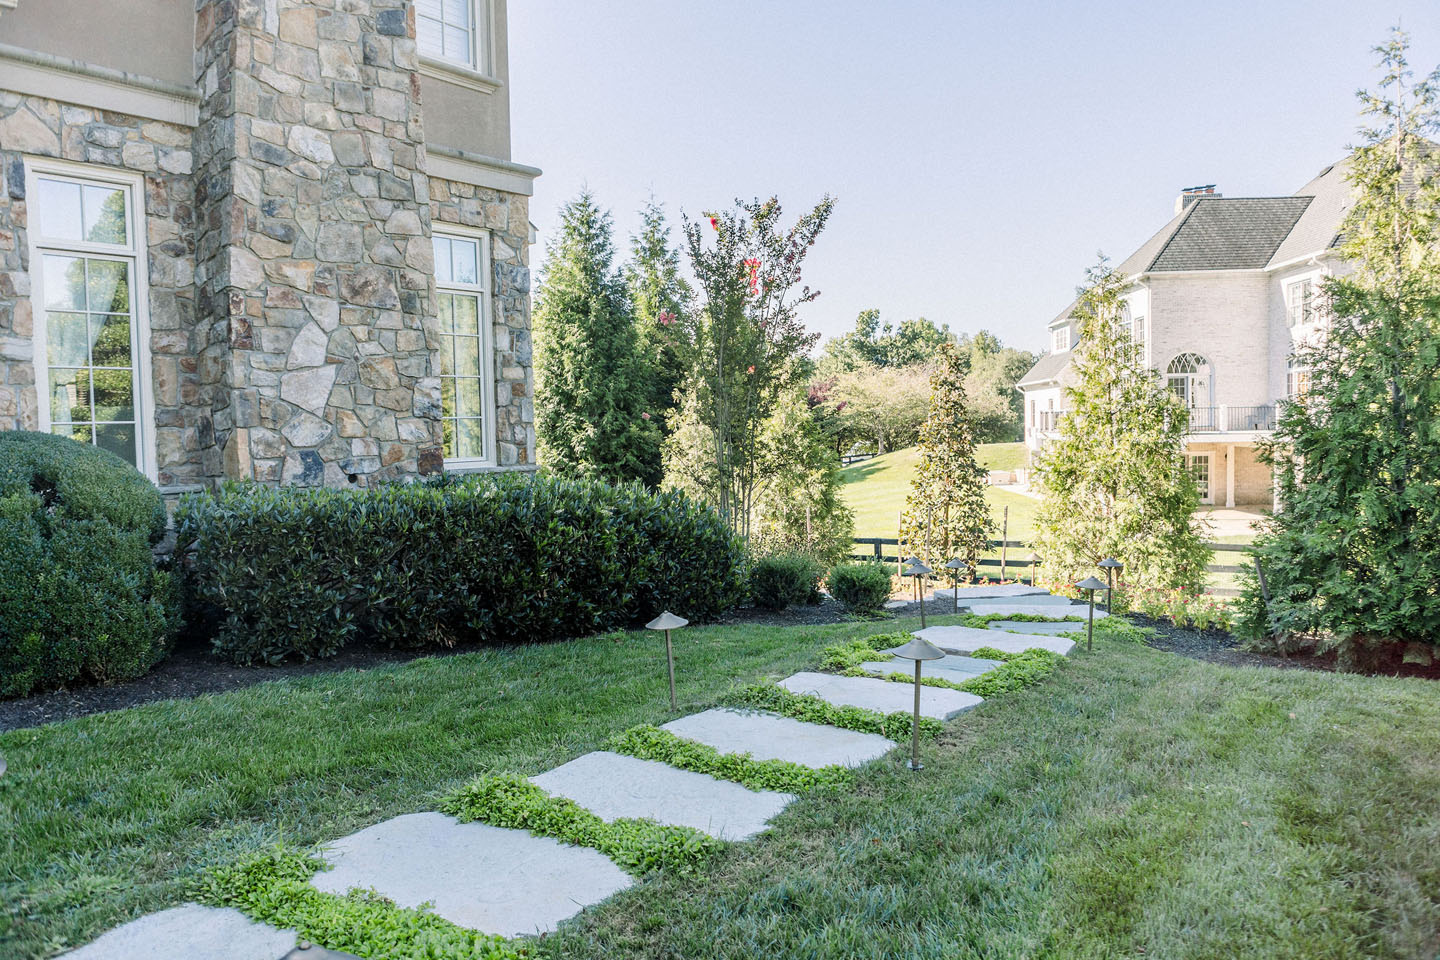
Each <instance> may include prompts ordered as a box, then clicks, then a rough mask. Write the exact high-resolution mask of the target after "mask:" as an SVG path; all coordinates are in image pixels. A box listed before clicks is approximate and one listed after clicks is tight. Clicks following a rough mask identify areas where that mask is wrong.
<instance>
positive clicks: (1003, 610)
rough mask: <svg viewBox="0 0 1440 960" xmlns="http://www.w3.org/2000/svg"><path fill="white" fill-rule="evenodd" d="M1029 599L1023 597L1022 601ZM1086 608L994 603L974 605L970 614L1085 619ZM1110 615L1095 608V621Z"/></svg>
mask: <svg viewBox="0 0 1440 960" xmlns="http://www.w3.org/2000/svg"><path fill="white" fill-rule="evenodd" d="M1025 599H1027V598H1025V597H1021V598H1020V600H1025ZM1085 611H1086V607H1085V606H1083V605H1079V604H1072V605H1069V606H1060V605H1058V604H1053V603H1021V602H1020V601H1016V602H1015V603H1007V602H1004V601H996V602H994V603H972V604H971V605H970V612H971V613H974V614H979V615H981V616H983V615H986V614H993V613H999V614H1003V615H1005V616H1007V617H1013V616H1018V615H1023V616H1027V617H1079V618H1080V619H1082V620H1083V619H1085V617H1086V616H1087V614H1086V612H1085ZM1108 616H1109V614H1108V613H1106V612H1105V611H1104V610H1101V609H1100V608H1099V607H1096V608H1095V619H1096V620H1104V619H1105V618H1106V617H1108Z"/></svg>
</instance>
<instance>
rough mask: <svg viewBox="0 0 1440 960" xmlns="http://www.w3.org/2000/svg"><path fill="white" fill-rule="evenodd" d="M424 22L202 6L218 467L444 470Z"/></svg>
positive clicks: (401, 15) (400, 10)
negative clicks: (422, 94) (418, 44)
mask: <svg viewBox="0 0 1440 960" xmlns="http://www.w3.org/2000/svg"><path fill="white" fill-rule="evenodd" d="M414 35H415V25H414V13H413V8H411V7H410V6H409V5H408V4H407V3H406V2H405V0H339V2H336V0H234V2H233V3H231V2H225V3H214V2H211V0H197V34H196V37H197V54H196V57H197V75H199V76H200V78H201V79H200V83H201V91H202V96H203V98H204V99H203V101H202V105H201V124H200V128H199V130H197V135H196V151H197V154H198V158H199V159H200V161H201V171H200V172H201V177H202V187H201V193H202V195H203V197H202V203H203V206H204V209H205V212H206V216H205V221H204V225H203V228H202V232H201V237H200V250H199V263H198V264H197V278H196V279H197V284H198V285H199V286H200V289H201V290H202V291H203V293H204V300H205V302H206V304H207V305H208V311H209V316H208V325H209V326H210V328H211V329H212V330H213V331H215V335H212V336H207V338H206V344H205V358H204V363H203V364H202V368H203V369H202V381H203V383H204V384H205V386H206V388H207V389H208V390H211V391H212V400H211V410H212V415H213V427H214V430H213V435H214V443H213V446H212V447H211V449H209V450H208V451H207V456H206V470H207V473H209V474H210V475H212V476H222V475H223V476H226V477H254V478H255V479H257V480H262V481H277V480H278V481H282V482H285V483H299V484H306V485H311V484H320V483H324V484H326V485H332V486H333V485H341V484H344V483H346V482H347V481H349V482H356V483H362V484H363V483H367V482H370V481H372V480H383V479H396V478H401V477H405V476H413V475H415V474H416V473H421V474H424V473H431V472H435V471H438V470H439V469H441V453H440V439H441V430H440V420H439V416H440V409H439V407H440V391H439V380H438V377H437V376H436V370H435V369H434V355H435V354H434V351H435V349H436V348H437V347H438V336H437V333H436V328H435V320H434V319H433V317H434V313H435V310H434V302H435V297H434V278H433V272H434V271H433V263H432V259H433V254H432V250H431V245H430V239H429V238H430V215H431V208H430V203H429V202H428V198H429V197H430V184H429V181H428V178H427V177H426V175H425V173H424V170H425V147H424V142H425V138H424V130H423V128H422V124H421V120H420V110H421V108H420V103H419V84H418V75H417V73H416V68H417V65H418V64H417V59H416V51H415V41H414Z"/></svg>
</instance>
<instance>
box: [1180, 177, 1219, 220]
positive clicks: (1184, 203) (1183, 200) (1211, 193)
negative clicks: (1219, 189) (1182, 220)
mask: <svg viewBox="0 0 1440 960" xmlns="http://www.w3.org/2000/svg"><path fill="white" fill-rule="evenodd" d="M1219 197H1220V194H1218V193H1216V192H1215V184H1213V183H1207V184H1205V185H1203V186H1199V187H1186V188H1185V189H1184V190H1181V191H1180V196H1178V197H1176V198H1175V212H1176V213H1177V214H1178V213H1180V212H1181V211H1182V210H1184V209H1185V208H1186V207H1188V206H1190V204H1192V203H1194V202H1195V201H1196V200H1214V199H1218V198H1219Z"/></svg>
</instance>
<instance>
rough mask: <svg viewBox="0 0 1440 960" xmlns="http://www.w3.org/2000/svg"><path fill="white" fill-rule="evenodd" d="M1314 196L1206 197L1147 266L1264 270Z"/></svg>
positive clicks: (1175, 269) (1165, 269) (1157, 270)
mask: <svg viewBox="0 0 1440 960" xmlns="http://www.w3.org/2000/svg"><path fill="white" fill-rule="evenodd" d="M1313 199H1314V198H1313V197H1239V198H1230V197H1222V198H1205V199H1202V200H1196V201H1195V202H1194V203H1192V204H1190V207H1189V210H1188V213H1189V216H1187V217H1185V218H1184V219H1183V220H1181V222H1180V224H1179V227H1178V229H1176V230H1175V231H1174V232H1173V233H1171V235H1170V239H1169V240H1168V241H1166V243H1165V245H1164V246H1163V247H1162V248H1161V249H1160V252H1159V253H1157V254H1156V255H1155V259H1154V260H1152V261H1151V262H1150V263H1149V264H1148V265H1147V266H1146V267H1145V269H1144V270H1143V271H1139V272H1144V273H1170V272H1180V271H1191V270H1263V269H1265V266H1266V265H1267V264H1269V263H1270V259H1271V258H1272V257H1273V256H1274V255H1275V251H1276V250H1278V249H1279V248H1280V244H1281V243H1283V242H1284V240H1285V238H1286V237H1288V236H1289V235H1290V231H1291V230H1293V229H1294V227H1295V224H1296V222H1297V221H1298V220H1299V219H1300V216H1301V214H1303V213H1304V212H1305V209H1306V208H1307V207H1309V206H1310V202H1311V200H1313Z"/></svg>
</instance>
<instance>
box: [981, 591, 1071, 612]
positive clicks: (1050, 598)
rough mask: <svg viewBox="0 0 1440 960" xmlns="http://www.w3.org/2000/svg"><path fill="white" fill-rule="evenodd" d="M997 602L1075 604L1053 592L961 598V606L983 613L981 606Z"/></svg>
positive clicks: (1035, 604) (1044, 605) (988, 606)
mask: <svg viewBox="0 0 1440 960" xmlns="http://www.w3.org/2000/svg"><path fill="white" fill-rule="evenodd" d="M997 604H1004V605H1006V606H1014V605H1016V604H1024V605H1025V606H1037V605H1038V606H1042V607H1069V606H1073V605H1074V602H1073V601H1072V600H1071V599H1070V598H1069V597H1060V596H1056V595H1055V594H1053V593H1037V594H1034V595H1032V596H1028V597H961V598H960V606H962V607H965V606H968V607H969V608H970V609H971V610H974V611H975V612H976V613H981V612H983V611H981V609H980V608H981V607H985V608H987V609H988V608H990V607H993V606H996V605H997ZM1081 609H1082V610H1083V609H1084V607H1081Z"/></svg>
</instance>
